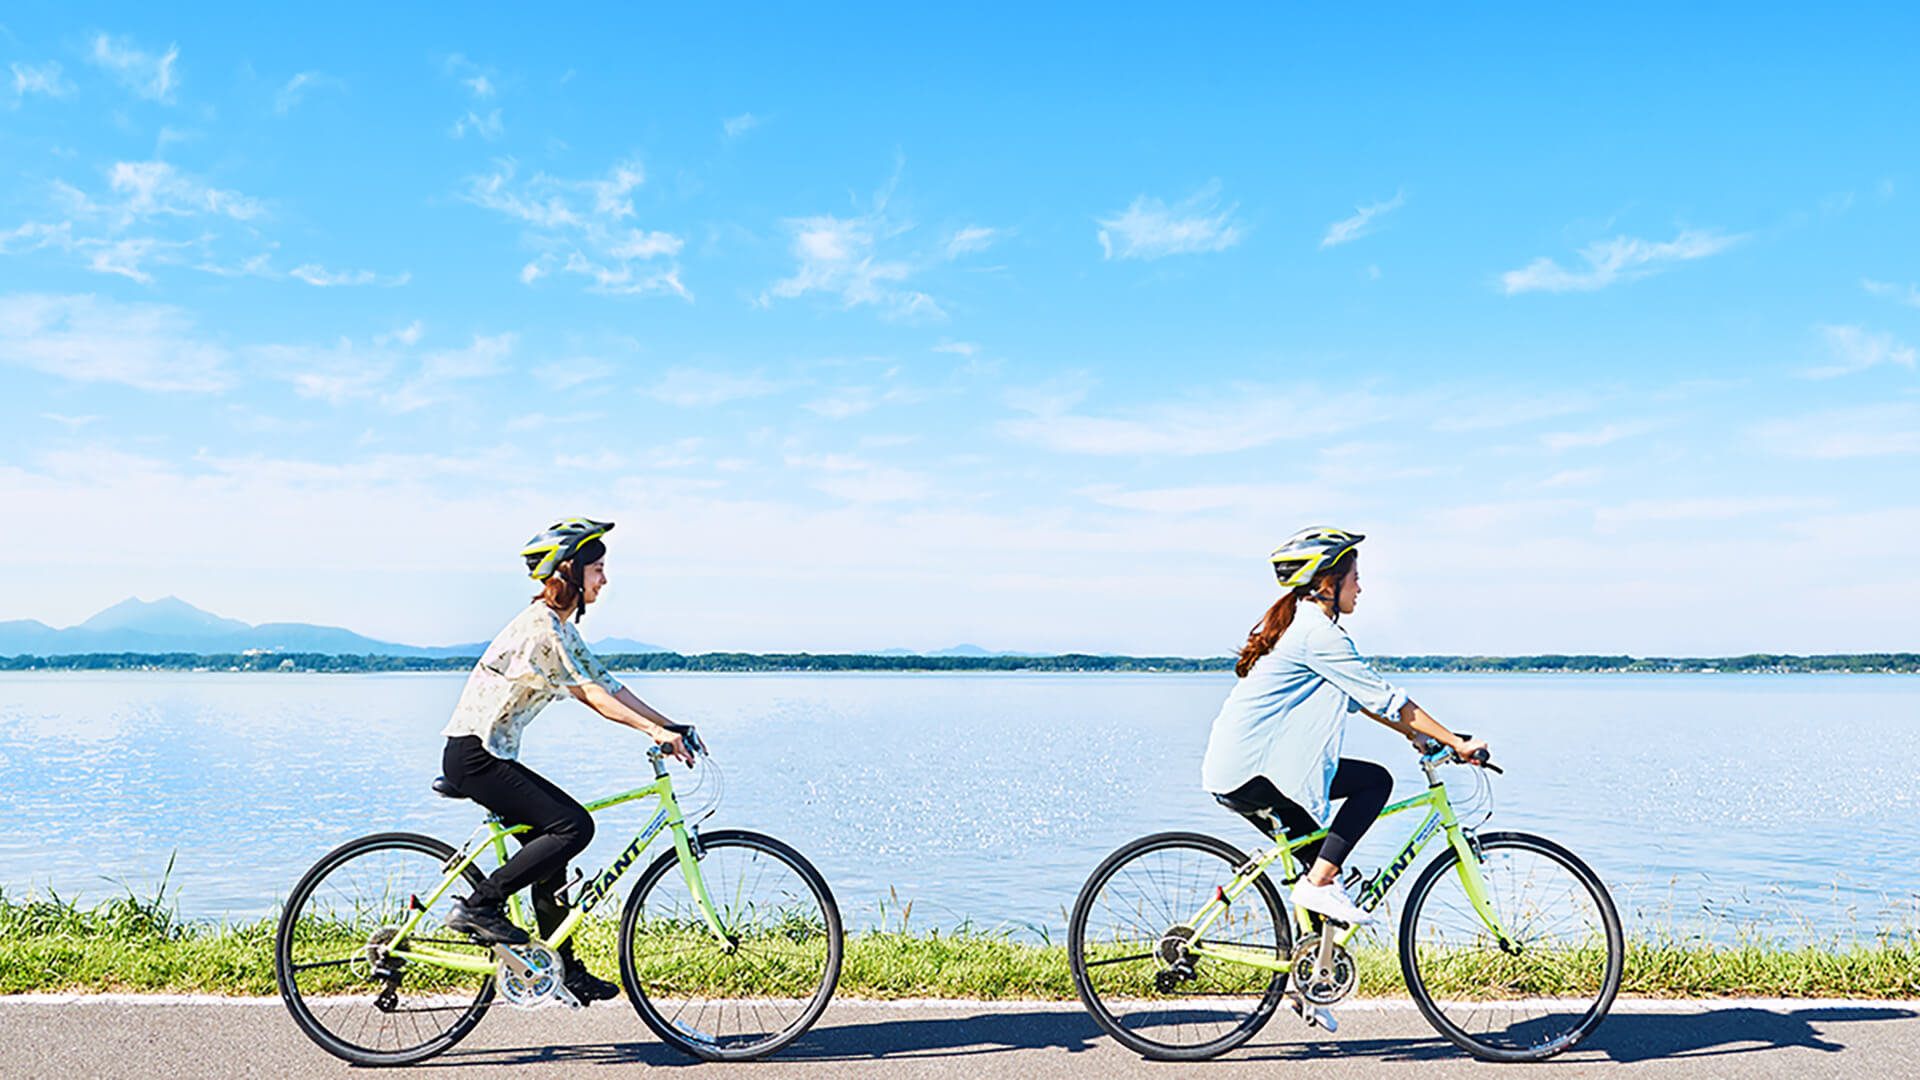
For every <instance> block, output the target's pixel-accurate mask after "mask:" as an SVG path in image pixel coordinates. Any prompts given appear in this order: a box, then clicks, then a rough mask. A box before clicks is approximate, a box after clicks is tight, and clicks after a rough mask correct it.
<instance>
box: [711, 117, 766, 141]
mask: <svg viewBox="0 0 1920 1080" xmlns="http://www.w3.org/2000/svg"><path fill="white" fill-rule="evenodd" d="M760 124H761V120H760V118H759V117H757V116H755V115H753V114H752V113H750V112H745V113H741V114H740V115H739V116H729V117H727V118H726V119H725V120H722V121H720V130H721V131H722V132H724V133H725V134H726V136H727V138H729V139H737V138H739V137H740V136H742V135H745V134H746V133H747V132H749V131H752V130H753V129H754V128H757V127H759V126H760Z"/></svg>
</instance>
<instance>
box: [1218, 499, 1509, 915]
mask: <svg viewBox="0 0 1920 1080" xmlns="http://www.w3.org/2000/svg"><path fill="white" fill-rule="evenodd" d="M1363 539H1365V537H1364V536H1362V535H1361V534H1359V533H1350V532H1346V531H1344V530H1341V529H1329V528H1324V527H1314V528H1308V529H1303V530H1301V531H1300V532H1298V533H1295V534H1294V535H1293V537H1292V538H1290V539H1289V540H1288V541H1287V542H1286V543H1284V544H1282V545H1280V548H1279V550H1277V551H1275V552H1274V553H1273V555H1272V561H1273V569H1274V574H1275V576H1277V577H1278V578H1279V579H1280V584H1281V585H1282V586H1285V587H1286V589H1287V592H1286V594H1285V595H1283V596H1282V597H1280V599H1279V600H1278V601H1276V602H1275V603H1274V605H1273V607H1271V608H1269V609H1268V610H1267V614H1266V616H1265V617H1264V618H1262V619H1261V620H1260V622H1259V623H1258V624H1256V625H1255V626H1254V628H1253V630H1252V632H1251V633H1249V634H1248V635H1247V643H1246V645H1245V647H1243V648H1242V649H1241V650H1240V661H1239V663H1238V664H1236V665H1235V666H1234V673H1235V674H1237V675H1239V676H1240V681H1239V682H1238V683H1236V684H1235V685H1234V688H1233V692H1232V693H1230V694H1228V695H1227V700H1226V702H1225V703H1224V704H1223V705H1221V706H1220V713H1219V715H1218V716H1215V717H1214V719H1213V731H1212V732H1211V734H1209V736H1208V738H1207V754H1206V758H1205V759H1204V760H1203V761H1202V762H1201V765H1200V777H1201V782H1202V783H1203V784H1205V785H1206V788H1207V790H1208V791H1211V792H1213V793H1214V796H1215V798H1218V799H1219V800H1220V801H1221V802H1222V803H1224V804H1225V805H1227V806H1228V807H1229V808H1231V809H1233V810H1235V811H1237V812H1239V813H1241V814H1243V815H1244V816H1246V817H1247V819H1248V820H1250V821H1252V822H1253V823H1254V825H1255V826H1256V827H1257V828H1259V829H1261V830H1262V831H1264V832H1266V833H1267V834H1268V835H1274V834H1275V828H1276V826H1278V827H1280V828H1284V829H1285V831H1286V832H1287V833H1289V834H1292V835H1295V836H1303V835H1305V834H1307V833H1310V832H1314V831H1316V830H1318V829H1320V828H1321V827H1323V826H1324V827H1325V828H1326V829H1327V837H1326V839H1325V840H1324V841H1322V842H1321V843H1320V845H1319V846H1318V850H1317V851H1316V850H1315V849H1314V847H1312V846H1309V847H1305V848H1302V849H1300V851H1299V852H1297V854H1298V855H1299V856H1300V858H1301V861H1302V862H1305V863H1308V864H1310V865H1309V869H1308V870H1307V872H1306V874H1305V875H1303V876H1302V877H1301V878H1300V880H1299V881H1297V882H1295V883H1294V886H1293V902H1294V904H1295V905H1296V906H1299V907H1302V908H1305V909H1306V910H1308V911H1312V912H1316V913H1318V914H1320V915H1324V916H1326V917H1327V918H1330V919H1337V920H1339V921H1340V922H1344V923H1350V924H1353V925H1360V924H1362V923H1366V922H1370V921H1372V919H1371V917H1370V916H1369V915H1368V914H1367V913H1366V912H1365V911H1363V910H1361V909H1360V908H1359V907H1358V906H1356V905H1355V904H1354V902H1353V901H1352V900H1351V899H1350V898H1348V896H1347V894H1346V893H1345V892H1344V891H1343V890H1342V889H1341V888H1340V885H1339V884H1338V882H1339V877H1340V865H1341V863H1343V862H1344V861H1345V860H1346V857H1347V854H1348V853H1349V852H1351V851H1352V850H1353V845H1354V844H1355V843H1357V842H1359V840H1360V837H1361V835H1362V834H1364V833H1365V832H1366V831H1367V828H1368V826H1370V825H1372V824H1373V821H1374V819H1375V818H1376V817H1378V816H1379V814H1380V810H1381V808H1382V807H1384V806H1386V805H1387V799H1388V797H1389V796H1390V795H1392V794H1393V775H1392V774H1391V773H1389V772H1387V770H1386V769H1384V768H1382V767H1381V766H1379V765H1376V764H1374V763H1373V762H1371V761H1357V760H1354V759H1352V758H1343V757H1341V756H1340V747H1341V744H1342V742H1343V741H1344V740H1345V737H1346V731H1347V718H1348V716H1350V715H1351V714H1353V713H1356V712H1357V713H1365V714H1366V715H1367V716H1370V717H1372V718H1373V719H1375V720H1378V721H1379V722H1381V723H1382V724H1385V725H1387V726H1388V727H1390V728H1393V729H1394V730H1395V731H1398V732H1400V733H1401V734H1402V735H1405V736H1406V737H1407V738H1408V739H1410V740H1418V739H1420V738H1422V737H1424V736H1431V737H1432V738H1435V739H1438V740H1439V741H1440V742H1441V743H1443V744H1445V745H1446V746H1449V747H1452V748H1453V750H1454V752H1455V753H1457V754H1460V755H1462V756H1465V755H1468V754H1471V753H1473V752H1474V751H1475V750H1478V749H1482V748H1484V747H1485V746H1486V743H1485V742H1483V741H1482V740H1479V739H1473V740H1467V739H1462V738H1461V737H1460V736H1458V735H1455V734H1454V733H1453V732H1451V731H1449V730H1447V729H1446V728H1445V727H1442V726H1441V725H1440V723H1439V721H1437V720H1435V719H1434V718H1433V717H1431V716H1429V715H1427V713H1426V711H1425V710H1423V709H1421V708H1420V706H1418V705H1415V704H1414V703H1413V702H1412V701H1411V700H1409V699H1408V697H1407V692H1406V691H1405V690H1402V689H1400V688H1399V687H1397V686H1394V685H1392V684H1391V683H1389V682H1387V681H1386V680H1385V679H1383V678H1381V677H1380V675H1379V673H1378V672H1375V671H1374V670H1373V668H1372V667H1371V666H1369V665H1368V664H1367V662H1366V661H1365V660H1362V659H1361V658H1360V653H1359V650H1358V649H1356V648H1354V644H1353V639H1352V638H1350V637H1348V636H1347V631H1346V629H1345V628H1344V627H1342V626H1341V625H1340V616H1341V615H1346V614H1351V613H1352V612H1353V609H1354V605H1355V603H1356V602H1358V601H1359V599H1360V571H1359V561H1358V560H1359V556H1358V553H1357V551H1356V550H1355V549H1356V548H1357V547H1358V545H1359V543H1360V541H1361V540H1363ZM1302 600H1305V601H1307V602H1306V603H1301V601H1302ZM1335 799H1339V800H1341V806H1340V810H1339V812H1338V813H1333V812H1332V801H1333V800H1335ZM1329 818H1331V820H1329Z"/></svg>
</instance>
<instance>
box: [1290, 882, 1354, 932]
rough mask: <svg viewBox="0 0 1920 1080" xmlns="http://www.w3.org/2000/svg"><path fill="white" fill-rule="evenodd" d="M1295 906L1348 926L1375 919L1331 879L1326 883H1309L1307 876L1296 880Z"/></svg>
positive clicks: (1294, 886) (1294, 888) (1294, 890)
mask: <svg viewBox="0 0 1920 1080" xmlns="http://www.w3.org/2000/svg"><path fill="white" fill-rule="evenodd" d="M1293 906H1294V907H1299V908H1305V909H1307V910H1308V911H1311V912H1313V913H1314V914H1316V915H1324V916H1326V917H1327V918H1329V919H1332V920H1334V921H1336V922H1343V923H1346V924H1347V925H1348V926H1365V925H1367V924H1368V923H1371V922H1372V921H1373V916H1372V915H1370V914H1368V913H1367V912H1365V911H1362V910H1361V909H1360V908H1359V907H1358V906H1357V905H1355V904H1354V902H1353V901H1352V900H1349V899H1348V898H1347V894H1346V890H1344V889H1342V888H1340V886H1339V885H1338V884H1337V883H1335V882H1331V881H1330V882H1328V883H1326V884H1325V885H1309V884H1308V883H1307V879H1306V878H1301V879H1300V880H1299V881H1296V882H1294V883H1293Z"/></svg>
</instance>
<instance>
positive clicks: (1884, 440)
mask: <svg viewBox="0 0 1920 1080" xmlns="http://www.w3.org/2000/svg"><path fill="white" fill-rule="evenodd" d="M1752 434H1753V436H1754V437H1755V439H1756V440H1757V441H1758V442H1759V443H1760V444H1761V445H1762V446H1764V447H1766V448H1767V449H1768V450H1771V451H1773V452H1774V453H1778V454H1785V455H1787V456H1789V457H1804V458H1817V459H1823V460H1839V459H1845V458H1860V457H1883V456H1886V455H1889V454H1914V453H1920V407H1916V406H1914V405H1913V404H1911V403H1909V402H1895V403H1892V404H1886V405H1867V406H1862V407H1859V408H1849V409H1827V410H1824V411H1821V412H1816V413H1809V414H1807V415H1805V416H1796V417H1790V418H1787V419H1783V420H1774V421H1769V422H1767V423H1764V424H1759V425H1756V426H1755V427H1754V428H1753V429H1752Z"/></svg>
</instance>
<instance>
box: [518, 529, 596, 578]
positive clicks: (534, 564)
mask: <svg viewBox="0 0 1920 1080" xmlns="http://www.w3.org/2000/svg"><path fill="white" fill-rule="evenodd" d="M612 531H613V522H611V521H594V520H593V519H591V518H568V519H567V520H565V521H558V522H555V523H554V524H553V527H552V528H550V529H548V530H546V531H545V532H543V533H541V534H540V535H539V536H536V537H534V538H533V539H531V540H529V541H527V546H526V547H523V548H521V549H520V557H521V558H523V559H525V560H527V576H528V577H531V578H533V580H535V581H545V580H547V579H548V578H550V577H552V576H553V571H554V568H555V567H557V566H559V565H560V564H561V563H563V562H566V561H567V560H568V559H571V558H573V553H574V552H576V551H579V550H580V548H581V545H583V544H585V543H587V541H589V540H598V539H599V538H600V537H602V536H605V535H606V534H607V533H609V532H612Z"/></svg>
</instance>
